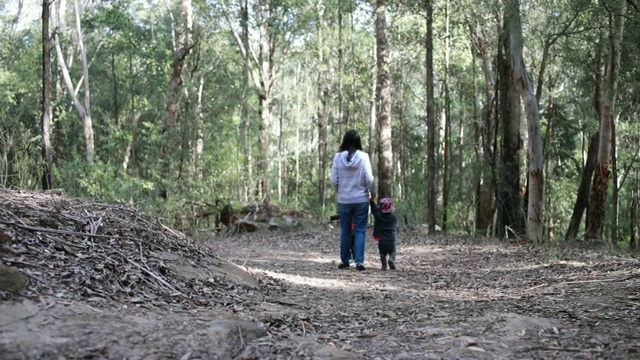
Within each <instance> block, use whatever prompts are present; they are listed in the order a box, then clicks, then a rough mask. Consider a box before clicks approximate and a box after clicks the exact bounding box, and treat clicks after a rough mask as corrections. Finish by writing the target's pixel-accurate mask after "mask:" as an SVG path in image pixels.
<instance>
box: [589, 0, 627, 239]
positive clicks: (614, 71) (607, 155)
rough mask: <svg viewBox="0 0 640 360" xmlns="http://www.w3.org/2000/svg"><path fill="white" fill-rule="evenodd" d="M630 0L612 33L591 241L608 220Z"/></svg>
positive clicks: (622, 1) (591, 201)
mask: <svg viewBox="0 0 640 360" xmlns="http://www.w3.org/2000/svg"><path fill="white" fill-rule="evenodd" d="M626 6H627V3H626V0H620V2H619V3H618V9H617V12H616V13H615V14H614V17H615V20H614V28H613V29H612V30H611V31H612V36H611V37H612V38H613V48H612V49H611V56H610V59H611V60H610V61H609V64H608V66H607V72H606V84H605V86H604V87H603V89H602V101H601V111H600V139H599V145H598V157H597V159H596V165H595V171H594V178H593V184H592V186H591V193H590V195H589V208H588V209H587V229H586V234H585V237H586V238H587V239H590V240H594V239H602V236H603V232H604V219H605V202H606V201H605V200H606V195H607V189H608V187H609V176H610V174H611V169H610V165H611V151H612V140H613V127H614V125H613V122H614V119H613V113H614V105H615V97H616V93H617V85H618V72H619V69H620V62H621V57H622V33H623V30H624V19H625V10H626Z"/></svg>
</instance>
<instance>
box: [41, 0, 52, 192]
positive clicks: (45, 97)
mask: <svg viewBox="0 0 640 360" xmlns="http://www.w3.org/2000/svg"><path fill="white" fill-rule="evenodd" d="M50 17H51V8H50V2H49V0H43V1H42V157H43V160H44V169H43V172H42V189H43V190H49V189H51V170H52V168H53V148H52V147H51V122H52V119H51V118H52V113H51V37H50V35H49V21H50Z"/></svg>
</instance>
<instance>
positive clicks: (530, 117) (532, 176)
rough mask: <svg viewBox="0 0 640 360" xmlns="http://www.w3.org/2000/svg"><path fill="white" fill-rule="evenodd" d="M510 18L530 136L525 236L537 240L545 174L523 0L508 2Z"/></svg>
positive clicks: (541, 224)
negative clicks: (527, 59)
mask: <svg viewBox="0 0 640 360" xmlns="http://www.w3.org/2000/svg"><path fill="white" fill-rule="evenodd" d="M507 9H508V10H507V14H506V15H507V19H506V20H507V22H508V24H509V25H508V30H509V38H510V53H511V60H512V71H513V75H512V76H513V80H514V83H515V88H516V90H517V92H518V93H519V94H520V97H521V98H522V102H523V103H524V108H525V113H526V117H527V132H528V139H529V146H528V148H529V149H528V152H529V176H528V180H529V182H528V193H529V199H528V202H527V206H528V209H527V223H526V237H527V239H528V240H529V241H531V242H534V243H542V242H543V240H544V216H543V210H544V178H543V172H542V171H543V170H542V136H541V133H540V111H539V109H538V100H537V99H536V95H535V93H534V91H533V85H532V84H531V81H530V80H529V76H528V74H527V71H526V68H525V64H524V58H523V55H522V48H523V46H524V40H523V37H522V24H521V21H520V1H519V0H512V1H511V2H510V3H509V5H507Z"/></svg>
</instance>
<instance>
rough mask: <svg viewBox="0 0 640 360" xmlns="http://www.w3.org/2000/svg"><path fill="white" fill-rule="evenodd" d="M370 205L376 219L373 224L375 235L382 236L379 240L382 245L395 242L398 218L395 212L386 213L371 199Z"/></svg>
mask: <svg viewBox="0 0 640 360" xmlns="http://www.w3.org/2000/svg"><path fill="white" fill-rule="evenodd" d="M369 205H370V206H371V212H372V213H373V217H374V218H375V220H376V221H375V222H374V225H373V236H376V237H380V238H381V240H379V241H380V244H382V245H386V244H389V245H390V244H395V242H396V228H397V227H398V218H397V217H396V215H395V214H394V213H389V214H384V213H383V212H381V211H380V209H378V206H377V205H376V203H375V202H373V201H369Z"/></svg>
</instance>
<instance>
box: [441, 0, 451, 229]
mask: <svg viewBox="0 0 640 360" xmlns="http://www.w3.org/2000/svg"><path fill="white" fill-rule="evenodd" d="M444 17H445V18H444V28H445V30H444V78H443V87H444V106H443V109H442V112H443V117H442V119H443V121H444V124H443V127H444V138H443V141H442V163H443V171H442V226H441V228H442V231H447V216H448V208H449V185H450V184H449V161H450V160H451V156H450V145H451V144H450V142H451V92H450V91H449V81H450V79H449V67H450V66H451V64H450V59H451V29H450V22H451V3H450V1H449V0H447V2H446V5H445V14H444Z"/></svg>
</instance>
